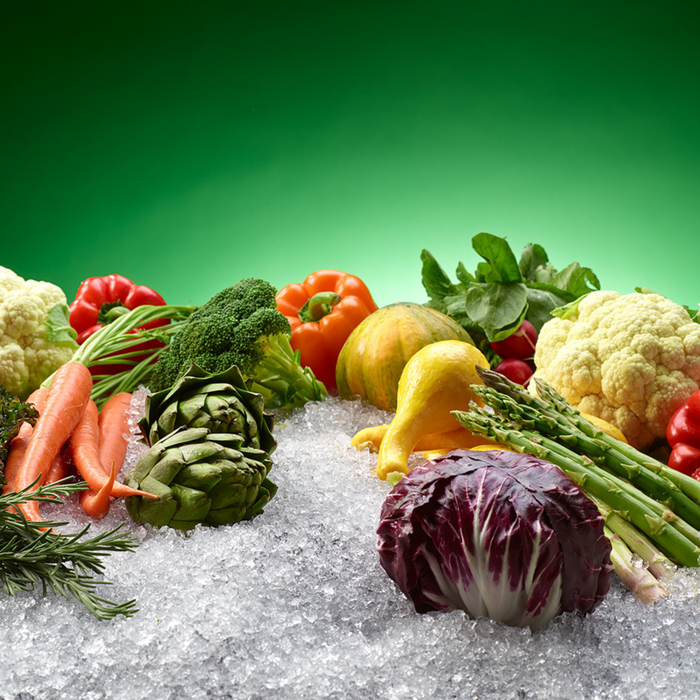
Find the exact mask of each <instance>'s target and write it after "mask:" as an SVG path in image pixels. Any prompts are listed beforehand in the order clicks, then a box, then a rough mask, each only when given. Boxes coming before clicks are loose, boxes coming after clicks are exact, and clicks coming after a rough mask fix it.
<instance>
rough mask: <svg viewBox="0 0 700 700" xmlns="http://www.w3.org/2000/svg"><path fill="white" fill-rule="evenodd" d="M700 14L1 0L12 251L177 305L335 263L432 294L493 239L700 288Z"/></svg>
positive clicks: (675, 290) (621, 284) (540, 5)
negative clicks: (483, 238)
mask: <svg viewBox="0 0 700 700" xmlns="http://www.w3.org/2000/svg"><path fill="white" fill-rule="evenodd" d="M699 7H700V5H699V3H697V2H696V1H693V2H679V1H674V0H670V1H668V2H666V3H663V4H661V3H657V2H609V1H608V2H605V3H603V2H586V3H563V2H561V1H560V0H557V1H556V2H554V1H546V2H531V3H525V2H521V1H518V2H515V1H513V0H511V1H508V2H491V3H488V2H487V3H484V2H479V3H476V2H471V1H468V0H463V1H457V0H454V1H451V2H445V1H441V0H431V1H430V2H427V1H426V2H416V1H411V0H404V1H403V2H381V1H380V0H373V1H371V2H365V1H355V2H332V1H330V0H326V1H325V2H295V3H291V2H286V3H285V2H270V1H264V0H263V1H262V2H257V3H247V4H242V3H239V2H207V1H206V0H202V1H201V2H196V3H195V2H191V3H187V2H182V1H177V2H167V3H165V2H138V3H136V2H111V1H106V2H104V1H103V2H97V3H96V2H58V1H56V2H31V1H30V0H21V1H20V0H18V1H17V2H13V1H10V2H8V1H7V0H5V1H4V2H3V3H2V5H1V6H0V8H1V9H0V12H1V13H2V17H0V45H1V48H0V51H2V54H3V55H2V61H1V62H0V71H1V73H0V75H1V76H2V77H1V80H2V85H1V92H0V95H1V97H0V99H1V100H2V106H1V109H0V225H1V226H2V250H1V252H0V264H1V265H4V266H6V267H10V268H12V269H14V270H15V271H16V272H18V273H19V274H21V275H22V276H25V277H33V278H38V279H47V280H50V281H52V282H55V283H57V284H59V285H60V286H61V287H63V289H64V290H65V292H66V294H67V295H68V297H69V300H71V299H72V298H73V295H74V293H75V290H76V288H77V286H78V284H79V283H80V281H81V280H82V279H83V278H85V277H87V276H91V275H102V274H108V273H111V272H119V273H122V274H124V275H127V276H129V277H131V278H132V279H134V280H135V281H136V282H139V283H144V284H148V285H150V286H152V287H154V288H156V289H158V290H159V291H161V292H162V293H163V295H164V296H165V297H166V299H167V300H168V301H171V302H173V303H184V302H190V301H192V302H195V303H201V302H203V301H205V300H206V299H207V298H208V297H209V296H210V295H211V294H213V293H214V292H215V291H217V290H218V289H220V288H222V287H224V286H227V285H229V284H232V283H233V282H235V281H236V280H238V279H240V278H241V277H247V276H260V277H264V278H267V279H269V280H270V281H271V282H273V283H274V284H275V285H277V286H282V285H284V284H286V283H288V282H292V281H298V280H301V279H302V278H303V277H304V276H305V275H306V274H307V273H309V272H311V271H313V270H316V269H318V268H322V267H335V268H339V269H343V270H347V271H348V272H353V273H355V274H358V275H360V276H361V277H363V278H364V279H365V281H366V282H367V283H368V285H369V286H370V287H371V289H372V290H373V291H374V294H375V297H376V299H377V301H378V302H379V303H380V304H387V303H390V302H392V301H398V300H414V301H423V300H424V299H425V295H424V292H423V289H422V286H421V283H420V260H419V256H420V251H421V249H422V248H424V247H427V248H428V249H430V250H431V251H432V252H433V253H434V255H435V256H436V257H437V258H438V260H439V261H440V262H441V263H443V265H444V266H445V268H446V269H447V270H448V271H449V272H450V273H452V272H453V271H454V268H455V266H456V264H457V262H458V261H459V260H460V259H461V260H463V261H464V262H465V264H466V265H467V267H468V268H470V269H471V268H473V267H475V265H476V262H477V259H476V256H475V254H474V253H473V251H472V250H471V246H470V239H471V237H472V236H473V235H474V234H476V233H478V232H479V231H490V232H491V233H495V234H498V235H501V236H507V237H508V240H509V241H510V242H511V244H512V245H513V247H514V248H515V249H516V250H519V249H520V248H521V247H522V246H523V245H524V244H526V243H528V242H539V243H541V244H542V245H544V246H545V248H546V249H547V250H548V252H549V254H550V259H551V260H552V261H553V262H554V263H555V265H557V266H558V267H563V266H564V265H566V264H568V263H569V262H571V261H572V260H578V261H580V262H581V263H582V264H584V265H587V266H590V267H592V268H593V269H594V270H595V271H596V272H597V273H598V275H599V277H600V279H601V282H602V284H603V286H604V287H606V288H615V289H618V290H619V291H622V292H627V291H631V290H632V288H633V287H634V286H635V285H644V286H647V287H650V288H653V289H656V290H658V291H660V292H663V293H665V294H666V295H667V296H669V297H671V298H674V299H676V300H677V301H679V302H682V303H687V304H692V305H695V304H696V303H697V302H698V301H700V288H699V287H700V285H699V284H698V282H697V280H698V274H697V270H698V267H699V265H700V259H699V256H698V252H700V242H699V241H700V236H699V232H698V220H699V214H700V197H699V196H698V191H699V185H700V167H699V165H700V130H699V129H698V111H699V108H700V92H699V91H698V77H699V76H700V49H699V48H698V47H699V46H700V42H699V41H698V39H699V33H700V30H699V19H700V10H699Z"/></svg>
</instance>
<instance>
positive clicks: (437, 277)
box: [420, 250, 457, 302]
mask: <svg viewBox="0 0 700 700" xmlns="http://www.w3.org/2000/svg"><path fill="white" fill-rule="evenodd" d="M420 259H421V261H422V262H423V267H422V269H421V277H422V280H423V287H424V288H425V291H426V292H427V294H428V297H429V298H430V299H431V300H432V301H433V302H442V301H443V299H444V298H445V297H446V296H448V295H450V294H455V292H456V291H457V288H456V287H455V285H454V284H452V282H451V281H450V278H449V277H448V276H447V274H446V273H445V271H444V270H443V269H442V268H441V267H440V264H439V263H438V261H437V260H435V258H434V257H433V256H432V254H431V253H430V252H429V251H427V250H423V251H422V252H421V254H420Z"/></svg>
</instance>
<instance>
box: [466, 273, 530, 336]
mask: <svg viewBox="0 0 700 700" xmlns="http://www.w3.org/2000/svg"><path fill="white" fill-rule="evenodd" d="M466 310H467V313H468V314H469V318H471V320H472V321H473V322H474V323H477V324H478V325H480V326H481V327H482V328H483V329H484V331H486V334H487V335H488V333H489V330H491V331H494V330H498V329H501V328H506V327H508V326H511V325H513V324H514V323H516V322H519V321H520V320H522V318H524V315H525V313H526V312H527V287H526V286H525V285H524V284H523V283H522V282H506V283H503V282H502V283H495V284H480V285H474V286H472V287H470V288H469V289H468V290H467V298H466Z"/></svg>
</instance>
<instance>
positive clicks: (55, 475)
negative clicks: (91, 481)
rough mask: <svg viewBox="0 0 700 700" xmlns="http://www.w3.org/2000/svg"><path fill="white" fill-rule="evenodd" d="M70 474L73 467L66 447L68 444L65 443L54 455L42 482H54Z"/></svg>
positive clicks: (72, 471) (73, 470) (73, 472)
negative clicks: (54, 457)
mask: <svg viewBox="0 0 700 700" xmlns="http://www.w3.org/2000/svg"><path fill="white" fill-rule="evenodd" d="M71 474H75V469H73V464H72V463H71V461H70V450H69V449H68V444H67V443H66V444H65V445H64V446H63V448H62V449H61V451H60V452H59V453H58V454H57V455H56V459H54V461H53V462H52V464H51V467H50V468H49V473H48V474H47V475H46V479H45V480H44V483H45V484H55V483H56V482H57V481H60V480H61V479H65V478H66V477H67V476H70V475H71Z"/></svg>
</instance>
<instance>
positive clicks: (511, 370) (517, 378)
mask: <svg viewBox="0 0 700 700" xmlns="http://www.w3.org/2000/svg"><path fill="white" fill-rule="evenodd" d="M493 369H494V371H496V372H499V373H500V374H502V375H503V376H504V377H506V378H507V379H510V381H511V382H515V383H516V384H522V385H523V386H527V384H528V382H529V381H530V377H531V376H532V375H533V374H534V372H533V371H532V367H530V365H528V363H527V362H525V361H524V360H519V359H517V358H516V357H509V358H508V359H506V360H502V361H501V362H499V363H498V364H497V365H496V366H495V367H494V368H493Z"/></svg>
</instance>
